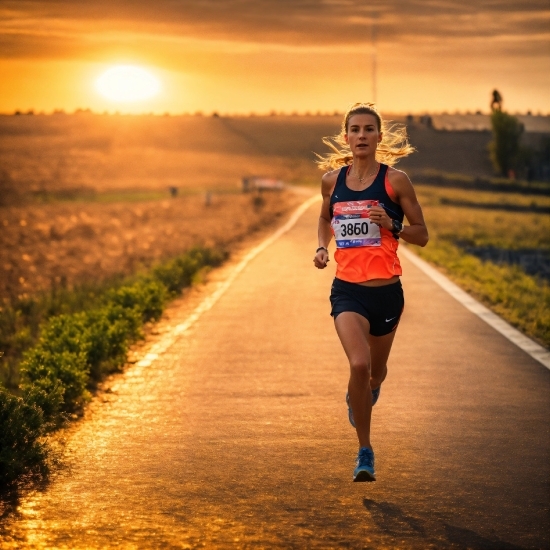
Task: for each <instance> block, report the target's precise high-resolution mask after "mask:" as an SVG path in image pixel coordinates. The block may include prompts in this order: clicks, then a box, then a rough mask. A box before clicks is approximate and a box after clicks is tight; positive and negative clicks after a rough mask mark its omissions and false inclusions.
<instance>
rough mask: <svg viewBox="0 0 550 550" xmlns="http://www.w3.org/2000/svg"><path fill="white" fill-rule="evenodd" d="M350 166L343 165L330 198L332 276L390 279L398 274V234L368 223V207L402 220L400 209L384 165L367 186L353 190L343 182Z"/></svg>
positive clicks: (358, 280)
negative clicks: (380, 209) (332, 247)
mask: <svg viewBox="0 0 550 550" xmlns="http://www.w3.org/2000/svg"><path fill="white" fill-rule="evenodd" d="M350 168H351V167H350V166H344V167H343V168H342V169H341V170H340V173H339V174H338V178H337V180H336V185H335V186H334V189H333V191H332V194H331V197H330V215H331V228H332V232H333V234H334V237H335V240H336V253H335V254H334V259H335V261H336V264H337V266H336V277H337V278H338V279H341V280H343V281H348V282H350V283H362V282H365V281H370V280H372V279H391V278H392V277H394V276H396V275H401V274H402V270H401V264H400V263H399V258H398V257H397V247H398V246H399V237H398V236H396V235H394V234H393V233H392V232H391V231H388V230H387V229H384V228H381V227H379V226H378V225H376V224H374V223H371V222H370V219H369V209H370V208H371V207H372V206H375V205H380V206H382V207H383V208H384V209H385V210H386V212H387V214H388V216H390V218H392V219H395V220H399V221H400V222H403V217H404V216H403V209H402V208H401V206H400V205H399V204H398V203H397V202H395V199H396V196H395V193H394V191H393V189H392V187H391V184H390V182H389V180H388V177H387V173H388V166H386V165H385V164H381V165H380V168H379V170H378V174H377V176H376V178H375V179H374V181H373V182H372V184H371V185H369V186H368V187H367V188H366V189H364V190H362V191H354V190H353V189H350V188H349V187H348V186H347V185H346V176H347V174H348V171H349V169H350Z"/></svg>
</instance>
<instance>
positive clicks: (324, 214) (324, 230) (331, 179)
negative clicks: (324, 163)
mask: <svg viewBox="0 0 550 550" xmlns="http://www.w3.org/2000/svg"><path fill="white" fill-rule="evenodd" d="M337 172H338V171H337V170H334V171H333V172H328V173H326V174H325V175H324V176H323V179H322V180H321V194H322V196H323V204H322V205H321V214H320V216H319V226H318V229H317V236H318V239H319V247H323V248H321V250H319V252H317V253H316V254H315V258H314V259H313V263H314V264H315V267H316V268H318V269H324V268H325V267H327V262H328V261H329V257H328V245H329V243H330V241H331V240H332V229H331V228H330V195H331V194H332V190H333V189H334V186H335V184H336V177H337ZM324 249H326V250H324Z"/></svg>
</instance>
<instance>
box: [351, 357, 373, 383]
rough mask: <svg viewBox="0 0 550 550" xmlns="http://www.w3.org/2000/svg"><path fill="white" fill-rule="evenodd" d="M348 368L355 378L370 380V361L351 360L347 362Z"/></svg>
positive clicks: (361, 359)
mask: <svg viewBox="0 0 550 550" xmlns="http://www.w3.org/2000/svg"><path fill="white" fill-rule="evenodd" d="M349 367H350V370H351V372H352V374H354V375H355V376H358V377H361V378H370V374H371V371H370V361H368V360H367V359H363V358H360V359H352V360H351V361H350V362H349Z"/></svg>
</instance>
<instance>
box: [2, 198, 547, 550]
mask: <svg viewBox="0 0 550 550" xmlns="http://www.w3.org/2000/svg"><path fill="white" fill-rule="evenodd" d="M318 208H319V206H318V204H316V205H314V206H312V207H311V208H310V209H309V210H308V211H307V212H306V213H305V215H304V216H302V217H301V218H300V220H299V221H298V223H297V224H296V226H295V227H294V228H293V229H292V230H291V231H290V232H288V233H287V234H285V235H284V236H283V237H281V238H280V239H278V240H277V241H276V242H275V243H273V244H272V245H270V246H269V247H267V248H266V249H265V250H264V251H263V252H262V253H260V254H259V255H258V256H257V257H256V258H255V259H254V260H252V261H251V262H250V263H249V264H248V266H247V267H246V268H245V269H244V270H243V271H242V272H241V273H240V274H239V276H238V277H237V278H236V279H235V280H234V282H233V283H232V284H231V286H230V287H229V288H228V290H227V291H226V292H225V294H224V295H223V296H222V297H221V298H220V299H219V300H218V302H217V303H216V304H215V305H214V306H213V307H212V308H211V309H209V310H208V311H206V312H205V313H204V314H203V315H202V316H201V317H200V319H199V320H198V321H197V322H196V323H195V324H194V325H193V327H192V328H191V329H189V330H188V331H187V332H185V333H184V334H183V335H182V336H181V337H180V338H178V339H177V340H176V342H175V343H174V344H173V345H172V346H171V347H170V348H169V349H168V350H167V351H166V353H164V354H163V355H161V357H160V358H159V359H158V360H157V361H154V362H153V364H152V365H151V366H150V367H143V366H137V365H134V366H133V367H130V368H129V369H128V371H127V372H126V373H125V374H124V375H122V376H119V378H118V379H117V381H116V384H115V386H114V387H113V393H112V394H106V395H105V399H104V400H105V401H106V402H105V403H97V402H96V403H94V404H93V406H92V407H91V409H90V410H91V413H89V414H88V416H89V418H88V419H86V420H85V421H83V422H80V423H78V425H77V426H75V427H74V428H73V429H72V430H71V431H70V432H71V433H70V437H69V442H68V447H67V456H66V458H65V462H66V467H65V468H64V469H63V470H62V471H61V473H60V474H59V475H57V476H55V477H54V479H53V481H52V482H51V483H50V484H49V486H48V487H47V488H46V489H45V490H44V491H43V492H38V493H35V494H33V495H30V496H28V497H26V498H25V499H23V500H22V502H21V505H20V507H19V508H18V511H17V513H16V514H12V515H11V516H10V517H8V518H6V519H4V521H3V523H2V531H1V533H2V536H3V544H2V545H3V546H4V547H6V548H8V547H47V548H110V547H119V548H200V547H205V548H297V549H298V548H300V549H301V548H372V549H383V548H419V549H427V548H438V549H439V548H474V549H478V548H483V549H494V550H497V549H498V550H514V549H520V548H548V546H549V536H550V535H549V527H548V518H549V515H548V510H549V468H550V460H549V458H550V452H549V447H550V445H549V443H550V438H549V437H548V427H549V419H550V414H549V413H550V406H549V395H550V393H549V390H550V372H549V371H548V370H547V369H545V368H544V367H542V366H541V365H540V364H539V363H537V362H536V361H534V360H533V359H532V358H531V357H529V356H528V355H526V354H525V353H524V352H522V351H521V350H519V349H518V348H516V347H515V346H514V345H513V344H511V343H510V342H508V341H507V340H506V339H505V338H504V337H503V336H501V335H500V334H498V333H497V332H496V331H494V330H493V329H492V328H490V327H489V326H488V325H486V324H485V323H483V321H481V320H480V319H479V318H478V317H476V316H475V315H473V314H472V313H470V312H469V311H467V310H466V309H465V308H464V307H463V306H461V305H460V304H459V303H458V302H456V301H455V300H454V299H453V298H451V297H450V296H449V295H448V294H446V293H445V292H444V291H443V290H442V289H441V288H440V287H438V286H437V285H436V284H435V283H434V282H433V281H432V280H431V279H429V278H428V277H427V276H426V275H424V274H423V273H422V272H421V271H419V270H418V269H417V268H416V267H415V266H414V265H412V264H411V263H410V262H408V261H406V260H404V259H403V262H402V263H403V268H404V273H405V275H404V277H403V285H404V288H405V300H406V306H405V313H404V315H403V320H402V322H401V325H400V327H399V330H398V334H397V337H396V341H395V344H394V350H393V353H392V356H391V357H390V361H389V375H388V378H387V380H386V382H385V383H384V385H383V387H382V392H381V396H380V400H379V402H378V404H377V405H376V407H375V410H374V418H373V433H374V437H373V445H374V449H375V452H376V469H377V477H378V481H377V482H375V483H352V482H351V479H352V471H353V468H354V459H355V455H356V452H357V444H356V438H355V434H354V431H353V430H352V428H351V427H350V425H349V424H348V420H347V409H346V406H345V400H344V397H345V393H346V386H347V370H348V368H347V363H346V360H345V356H344V353H343V351H342V350H341V348H340V345H339V343H338V341H337V338H336V335H335V332H334V328H333V325H332V320H331V317H330V316H329V302H328V292H329V287H330V283H331V279H332V277H333V273H334V271H333V269H334V266H331V268H330V269H326V270H324V271H317V270H315V269H314V268H313V264H312V253H313V251H314V250H315V248H316V238H315V233H316V220H317V215H318ZM229 268H230V266H229V267H227V268H225V269H226V272H227V270H228V269H229ZM220 273H224V272H223V270H222V271H221V272H220ZM185 304H186V302H185V300H184V301H182V302H181V305H180V306H178V307H181V311H180V313H179V315H180V316H181V317H184V316H185V314H186V310H185V308H186V307H188V306H186V305H185ZM177 316H178V312H177V311H176V312H175V318H177Z"/></svg>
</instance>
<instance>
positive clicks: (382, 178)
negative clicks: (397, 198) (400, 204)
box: [370, 163, 388, 191]
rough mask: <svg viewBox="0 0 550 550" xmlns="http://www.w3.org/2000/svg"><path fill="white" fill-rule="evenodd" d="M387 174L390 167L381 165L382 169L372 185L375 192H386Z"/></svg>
mask: <svg viewBox="0 0 550 550" xmlns="http://www.w3.org/2000/svg"><path fill="white" fill-rule="evenodd" d="M387 172H388V165H387V164H382V163H380V169H379V170H378V174H376V178H374V181H373V182H372V184H371V185H370V187H371V188H372V190H373V191H374V190H377V191H379V190H385V188H386V174H387Z"/></svg>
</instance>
